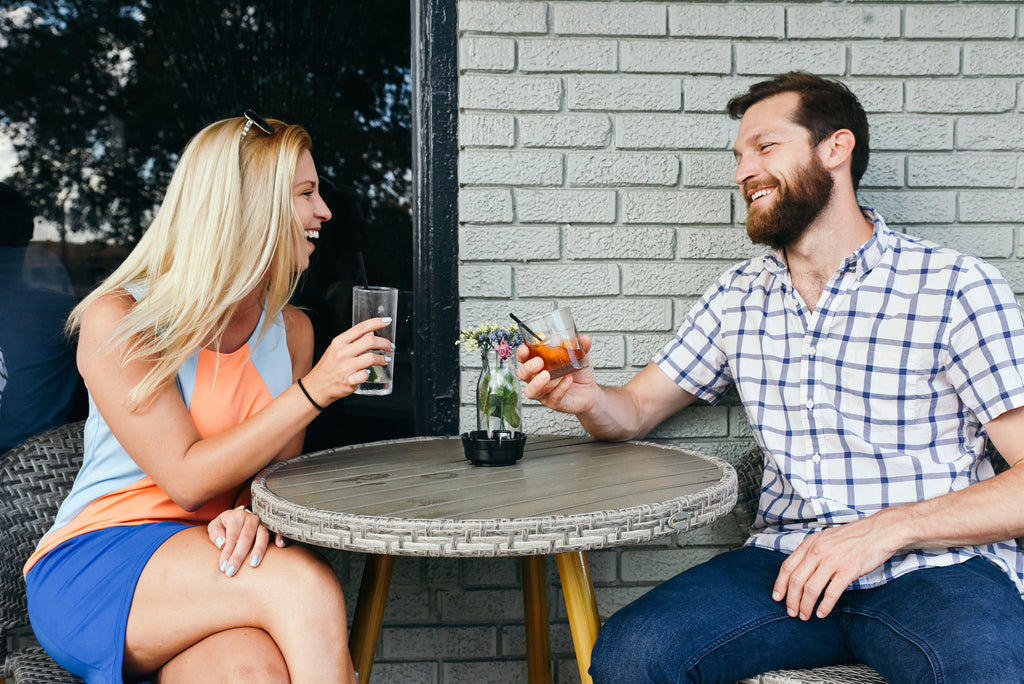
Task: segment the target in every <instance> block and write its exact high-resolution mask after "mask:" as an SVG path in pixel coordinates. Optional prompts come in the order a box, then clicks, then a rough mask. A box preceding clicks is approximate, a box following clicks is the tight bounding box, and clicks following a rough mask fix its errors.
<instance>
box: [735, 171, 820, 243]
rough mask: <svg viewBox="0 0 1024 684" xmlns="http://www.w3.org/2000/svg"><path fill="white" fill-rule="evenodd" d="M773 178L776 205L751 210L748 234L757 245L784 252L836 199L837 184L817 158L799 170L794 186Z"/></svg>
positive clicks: (748, 217) (748, 215)
mask: <svg viewBox="0 0 1024 684" xmlns="http://www.w3.org/2000/svg"><path fill="white" fill-rule="evenodd" d="M769 178H770V179H771V182H772V184H773V185H775V188H776V189H775V197H774V199H773V203H772V205H771V206H770V207H768V208H767V209H759V210H755V211H753V212H750V211H748V213H747V235H749V236H750V239H751V240H753V241H754V242H755V243H758V244H762V245H768V246H769V247H772V248H773V249H779V250H781V249H785V248H786V247H789V246H791V245H793V244H794V243H795V242H796V241H797V240H799V239H800V236H802V235H803V234H804V232H805V231H806V230H807V228H808V226H810V225H811V223H813V222H814V219H816V218H818V215H819V214H821V210H822V209H824V208H825V206H826V205H828V203H829V200H830V199H831V198H832V188H833V186H834V185H835V182H834V181H833V180H832V174H830V173H829V172H828V169H826V168H825V165H824V164H822V163H821V160H820V159H818V158H817V157H815V156H812V157H811V160H810V161H809V162H808V163H807V164H805V165H804V166H802V167H800V168H799V169H798V170H797V172H796V174H795V175H794V177H793V182H792V183H788V184H786V185H783V184H782V183H781V182H779V180H778V179H777V178H776V177H774V176H769ZM748 206H749V205H748Z"/></svg>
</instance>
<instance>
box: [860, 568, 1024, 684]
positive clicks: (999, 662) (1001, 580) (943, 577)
mask: <svg viewBox="0 0 1024 684" xmlns="http://www.w3.org/2000/svg"><path fill="white" fill-rule="evenodd" d="M843 610H844V612H846V613H847V614H848V615H849V635H850V636H849V638H850V644H851V648H852V650H853V651H854V653H855V654H856V655H857V657H858V659H859V660H861V661H862V662H865V663H867V664H868V665H871V666H872V667H873V668H875V669H876V670H878V672H879V673H880V674H881V675H882V676H884V677H885V678H886V679H887V680H889V681H890V682H893V683H894V684H902V683H903V682H955V683H957V684H960V683H961V682H964V683H969V682H1007V683H1010V682H1024V602H1022V601H1021V597H1020V594H1019V593H1018V592H1017V588H1016V586H1015V585H1014V584H1013V582H1012V581H1011V580H1010V578H1009V577H1008V576H1007V575H1006V574H1005V573H1004V572H1003V571H1002V570H1000V569H999V568H998V567H996V566H995V565H994V564H992V563H991V562H989V561H987V560H985V559H983V558H980V557H978V558H972V559H971V560H969V561H966V562H964V563H958V564H956V565H950V566H948V567H942V568H928V569H925V570H917V571H915V572H911V573H908V574H906V575H902V576H901V577H897V578H896V579H894V580H892V581H891V582H889V583H887V584H884V585H882V586H881V587H877V588H874V589H867V590H863V591H851V592H847V593H846V595H845V596H844V606H843Z"/></svg>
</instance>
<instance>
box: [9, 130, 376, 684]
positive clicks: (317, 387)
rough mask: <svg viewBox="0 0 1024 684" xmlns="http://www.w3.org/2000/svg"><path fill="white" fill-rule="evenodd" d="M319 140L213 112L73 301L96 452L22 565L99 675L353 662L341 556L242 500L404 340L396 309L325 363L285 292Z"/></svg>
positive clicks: (42, 630)
mask: <svg viewBox="0 0 1024 684" xmlns="http://www.w3.org/2000/svg"><path fill="white" fill-rule="evenodd" d="M310 147H311V142H310V139H309V136H308V134H307V133H306V132H305V130H303V129H302V128H301V127H299V126H293V125H286V124H284V123H282V122H280V121H270V122H268V121H265V120H263V119H261V118H260V117H258V116H256V115H255V114H253V113H252V112H249V111H247V112H246V115H245V117H239V118H234V119H227V120H224V121H219V122H217V123H214V124H211V125H210V126H208V127H206V128H205V129H203V130H202V131H200V132H199V133H198V134H197V135H196V136H195V138H193V140H192V141H191V142H190V143H189V145H188V146H187V148H186V149H185V151H184V153H183V154H182V157H181V160H180V162H179V164H178V167H177V169H176V170H175V173H174V176H173V178H172V179H171V183H170V185H169V186H168V189H167V193H166V196H165V198H164V201H163V203H162V205H161V207H160V210H159V212H158V213H157V215H156V218H155V219H154V221H153V224H152V226H151V227H150V228H149V230H148V231H147V232H146V234H145V235H144V236H143V238H142V240H140V242H139V244H138V246H137V247H136V248H135V249H134V250H133V251H132V253H131V254H130V255H129V257H128V258H127V259H126V260H125V262H124V263H123V264H122V265H121V267H120V268H118V269H117V270H116V271H115V272H114V273H113V274H112V275H111V276H110V277H109V278H108V279H107V280H106V281H105V282H104V283H103V284H101V285H100V286H99V288H97V290H96V291H95V292H93V293H92V294H91V295H89V296H88V297H87V298H86V299H85V300H84V301H83V302H82V303H81V304H80V305H79V306H78V307H77V308H76V309H75V310H74V312H73V313H72V315H71V318H70V320H69V323H68V327H69V330H71V331H77V332H78V336H79V342H78V366H79V369H80V370H81V373H82V376H83V377H84V379H85V382H86V384H87V386H88V388H89V405H90V406H89V408H90V412H89V418H88V421H87V423H86V429H85V462H84V464H83V467H82V471H81V473H80V474H79V476H78V477H77V479H76V481H75V485H74V488H73V489H72V492H71V494H70V495H69V496H68V498H67V500H66V501H65V502H64V504H63V505H62V507H61V510H60V512H59V513H58V516H57V520H56V522H55V524H54V527H53V529H52V530H51V531H50V532H49V533H48V534H47V535H46V536H44V537H43V539H42V541H41V542H40V544H39V548H38V549H37V551H36V552H35V554H33V556H32V557H31V558H30V559H29V561H28V563H27V564H26V581H27V586H28V595H29V614H30V616H31V618H32V624H33V628H34V629H35V631H36V634H37V636H38V637H39V640H40V642H41V643H42V644H43V646H44V647H45V648H46V649H47V650H48V651H49V652H50V654H51V655H52V656H53V657H54V659H55V660H57V661H58V662H59V663H61V664H62V665H63V666H64V667H66V668H67V669H69V670H70V671H72V672H74V673H76V674H78V675H79V676H82V677H83V678H85V679H86V681H88V682H89V683H90V684H92V682H119V681H122V678H123V679H124V680H125V681H137V680H139V679H143V678H146V677H153V678H154V680H157V679H158V680H159V681H160V682H172V681H183V682H193V681H203V682H211V681H246V682H259V681H274V682H277V681H291V682H313V681H316V682H354V681H355V674H354V672H353V670H352V664H351V660H350V658H349V655H348V652H347V649H346V648H345V647H344V644H345V643H346V641H347V626H346V620H345V604H344V598H343V596H342V592H341V588H340V586H339V584H338V581H337V579H336V577H335V574H334V572H333V571H332V570H331V568H330V566H328V565H327V564H326V563H325V562H324V561H323V560H322V559H321V558H320V557H319V556H317V555H315V554H313V553H312V552H310V551H308V550H306V549H304V548H302V547H298V546H285V544H284V542H283V540H282V539H281V537H280V536H277V537H276V539H275V543H274V544H273V545H271V544H270V534H269V532H268V531H267V529H266V528H264V527H263V526H262V525H261V524H260V522H259V520H258V518H257V516H255V515H254V514H253V513H251V512H249V511H248V510H247V509H246V508H245V505H246V503H248V495H249V482H250V480H251V478H252V477H253V475H254V474H255V473H257V472H258V471H259V470H260V469H262V468H263V467H264V466H266V465H267V464H268V463H271V462H273V461H278V460H282V459H287V458H292V457H294V456H296V455H298V454H299V452H300V450H301V448H302V439H303V432H304V428H305V427H306V426H307V425H308V424H309V423H310V421H312V420H313V418H314V417H316V415H317V414H318V413H319V412H320V410H322V407H323V406H325V405H327V404H329V403H330V402H332V401H334V400H335V399H338V398H340V397H344V396H347V395H348V394H351V393H352V392H353V391H354V390H355V389H356V387H358V385H359V383H361V382H363V381H365V380H366V379H367V377H368V375H369V373H368V371H367V368H368V367H369V366H370V365H371V364H373V363H374V362H375V361H376V360H378V359H380V361H379V363H381V364H383V363H385V361H384V359H383V357H382V356H380V355H377V354H367V353H366V352H367V351H369V350H370V349H383V350H390V349H391V346H390V343H389V342H388V341H387V340H385V339H383V338H379V337H376V336H375V335H373V334H372V333H373V331H374V330H377V329H379V328H382V327H384V326H385V325H387V324H388V323H389V321H388V320H387V319H380V318H378V319H374V320H371V321H367V322H365V323H361V324H359V325H357V326H355V327H353V328H352V329H351V330H348V331H346V332H345V333H342V334H341V335H339V336H338V337H337V338H335V340H334V341H333V343H332V344H331V345H330V347H329V348H328V349H327V351H326V352H325V353H324V355H323V357H322V358H321V360H320V361H319V362H318V363H317V365H316V366H315V367H313V368H312V369H311V365H312V355H313V351H312V350H313V331H312V326H311V325H310V322H309V319H308V318H307V317H306V316H305V315H304V314H302V313H301V312H300V311H298V310H297V309H295V308H294V307H292V306H289V305H287V302H288V299H289V297H290V296H291V294H292V293H293V291H294V289H295V285H296V282H297V279H298V277H299V275H300V274H301V272H302V271H303V270H305V269H306V267H307V266H308V265H309V255H310V253H312V251H313V243H312V240H315V239H316V237H317V233H318V231H319V230H320V225H321V223H322V222H324V221H327V220H328V219H329V218H330V216H331V214H330V211H329V210H328V208H327V206H326V205H325V204H324V202H323V199H322V198H321V197H320V194H319V186H318V182H317V180H318V179H317V174H316V167H315V166H314V164H313V158H312V156H311V154H310ZM69 607H70V610H68V608H69Z"/></svg>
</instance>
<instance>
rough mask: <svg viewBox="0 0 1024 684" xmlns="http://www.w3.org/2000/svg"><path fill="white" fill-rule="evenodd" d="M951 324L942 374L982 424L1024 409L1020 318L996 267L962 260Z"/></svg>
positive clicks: (1023, 327) (1023, 330)
mask: <svg viewBox="0 0 1024 684" xmlns="http://www.w3.org/2000/svg"><path fill="white" fill-rule="evenodd" d="M950 323H951V326H950V335H949V345H948V348H947V352H948V355H949V358H948V360H947V364H946V369H947V371H946V372H947V374H948V376H949V380H950V383H951V384H952V385H953V387H954V388H955V389H956V392H957V394H958V395H959V396H960V399H961V400H962V401H963V402H964V404H965V405H966V406H967V407H968V408H969V409H971V410H972V411H973V412H974V414H975V415H976V416H978V418H979V419H980V420H981V421H982V423H987V422H988V421H990V420H992V419H993V418H996V417H998V416H999V415H1000V414H1002V413H1005V412H1006V411H1009V410H1011V409H1014V408H1018V407H1020V406H1024V314H1022V313H1021V308H1020V304H1019V303H1018V302H1017V298H1016V297H1015V296H1014V294H1013V291H1012V290H1011V289H1010V286H1009V285H1008V284H1007V282H1006V280H1005V279H1004V278H1003V276H1002V274H1000V273H999V271H998V270H997V269H996V268H995V267H993V266H991V265H990V264H987V263H985V262H984V261H981V260H980V259H975V258H973V257H964V259H963V263H962V269H961V271H960V273H959V277H958V279H957V287H956V291H955V292H954V293H953V298H952V301H951V305H950Z"/></svg>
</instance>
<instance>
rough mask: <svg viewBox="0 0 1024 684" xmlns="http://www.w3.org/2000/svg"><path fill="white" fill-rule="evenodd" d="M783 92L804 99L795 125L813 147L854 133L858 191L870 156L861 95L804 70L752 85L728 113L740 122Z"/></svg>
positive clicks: (852, 166)
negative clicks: (836, 135) (843, 132)
mask: <svg viewBox="0 0 1024 684" xmlns="http://www.w3.org/2000/svg"><path fill="white" fill-rule="evenodd" d="M780 93H797V94H798V95H799V96H800V105H799V106H798V107H797V110H796V112H795V114H794V116H793V119H794V123H796V124H799V125H800V126H803V127H804V128H806V129H807V130H808V131H810V134H811V144H812V145H817V144H819V143H820V142H821V141H822V140H824V139H825V138H827V137H828V136H830V135H832V134H833V133H835V132H836V131H838V130H839V129H841V128H846V129H848V130H849V131H851V132H852V133H853V136H854V138H856V143H855V144H854V148H853V158H852V159H851V164H850V172H851V176H852V177H853V188H854V190H856V189H857V186H858V185H860V179H861V176H863V175H864V171H865V170H867V168H868V155H869V153H870V145H869V142H868V117H867V115H866V114H865V113H864V108H863V107H861V106H860V102H859V101H858V100H857V96H856V95H854V94H853V93H852V92H850V89H849V88H847V87H846V86H845V85H844V84H842V83H840V82H839V81H831V80H828V79H824V78H821V77H819V76H815V75H813V74H808V73H804V72H802V71H790V72H789V73H786V74H779V75H778V76H776V77H774V78H772V79H770V80H767V81H761V82H760V83H755V84H754V85H752V86H750V89H749V90H748V91H747V92H745V93H743V94H742V95H737V96H736V97H734V98H732V99H731V100H729V103H728V104H727V105H726V111H727V112H729V116H730V117H731V118H733V119H740V118H742V117H743V115H744V114H745V113H746V112H747V110H748V109H750V107H752V106H753V105H754V104H756V103H758V102H760V101H761V100H764V99H766V98H769V97H771V96H773V95H779V94H780Z"/></svg>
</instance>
